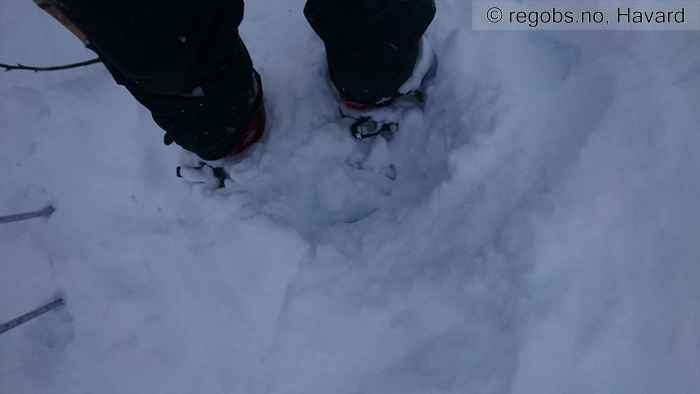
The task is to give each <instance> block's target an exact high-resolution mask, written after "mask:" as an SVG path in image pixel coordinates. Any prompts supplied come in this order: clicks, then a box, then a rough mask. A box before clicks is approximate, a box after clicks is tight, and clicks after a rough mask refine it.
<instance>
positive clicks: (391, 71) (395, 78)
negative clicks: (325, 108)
mask: <svg viewBox="0 0 700 394" xmlns="http://www.w3.org/2000/svg"><path fill="white" fill-rule="evenodd" d="M304 14H305V15H306V18H307V19H308V21H309V23H310V24H311V26H312V27H313V29H314V30H315V31H316V33H317V34H318V35H319V36H320V37H321V39H322V40H323V41H324V44H325V46H326V54H327V57H328V69H329V72H330V78H331V80H332V81H333V84H334V85H335V87H336V88H337V89H338V91H339V93H340V94H341V96H342V97H343V99H344V100H348V101H354V102H358V103H363V104H374V103H377V102H379V101H381V100H382V99H384V98H387V97H393V96H395V95H396V94H397V91H398V89H399V87H401V85H402V84H403V83H404V82H405V81H406V80H407V79H408V78H409V77H410V75H411V73H412V72H413V67H414V66H415V63H416V59H417V57H418V49H419V43H420V39H421V37H422V36H423V34H424V33H425V30H426V29H427V28H428V25H430V23H431V22H432V20H433V18H434V16H435V2H434V0H308V1H307V2H306V8H305V9H304Z"/></svg>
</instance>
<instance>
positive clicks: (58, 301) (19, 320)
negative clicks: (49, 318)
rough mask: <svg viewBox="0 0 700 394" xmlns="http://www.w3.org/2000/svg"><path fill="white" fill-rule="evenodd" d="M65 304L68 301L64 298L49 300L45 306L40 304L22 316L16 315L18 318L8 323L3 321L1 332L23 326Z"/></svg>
mask: <svg viewBox="0 0 700 394" xmlns="http://www.w3.org/2000/svg"><path fill="white" fill-rule="evenodd" d="M65 304H66V302H65V301H64V300H63V298H58V299H56V300H54V301H51V302H49V303H48V304H46V305H43V306H40V307H38V308H36V309H34V310H33V311H31V312H27V313H25V314H24V315H22V316H19V317H16V318H14V319H12V320H10V321H8V322H7V323H3V324H2V325H0V334H3V333H5V332H7V331H10V330H12V329H13V328H16V327H17V326H21V325H22V324H24V323H26V322H28V321H30V320H34V319H36V318H37V317H39V316H41V315H43V314H45V313H47V312H50V311H52V310H54V309H57V308H59V307H61V306H63V305H65Z"/></svg>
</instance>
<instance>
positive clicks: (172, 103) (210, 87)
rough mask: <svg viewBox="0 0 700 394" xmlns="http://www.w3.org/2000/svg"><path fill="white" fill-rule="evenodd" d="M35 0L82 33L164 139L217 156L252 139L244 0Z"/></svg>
mask: <svg viewBox="0 0 700 394" xmlns="http://www.w3.org/2000/svg"><path fill="white" fill-rule="evenodd" d="M35 1H36V2H37V3H38V4H39V5H40V6H41V7H42V8H44V9H47V11H49V12H50V13H51V14H52V15H54V16H56V14H59V16H61V17H65V19H66V20H68V21H69V22H71V23H69V24H72V25H74V26H73V28H72V29H71V30H75V29H77V30H78V31H79V33H82V34H76V35H78V36H79V37H81V35H82V37H81V38H83V37H84V38H85V39H86V40H87V42H86V43H87V44H88V46H89V47H90V48H91V49H93V50H94V51H95V52H97V53H98V54H99V55H100V58H101V59H102V60H103V62H104V63H105V65H106V66H107V68H108V69H109V71H110V72H111V73H112V75H113V76H114V79H115V80H116V81H117V82H118V83H119V84H121V85H123V86H125V87H126V88H127V89H128V90H129V91H130V92H131V93H132V94H133V95H134V97H136V99H138V100H139V102H141V103H142V104H143V105H144V106H146V107H147V108H148V109H149V110H150V111H151V113H152V114H153V118H154V119H155V121H156V123H158V125H160V126H161V127H162V128H163V129H165V130H166V131H167V135H166V140H169V141H174V142H176V143H177V144H179V145H181V146H182V147H183V148H185V149H187V150H189V151H192V152H194V153H197V154H198V155H199V156H200V157H202V158H204V159H207V160H214V159H218V158H221V157H224V156H226V155H227V154H229V153H230V152H231V150H232V148H234V147H236V146H238V145H239V144H240V143H241V142H242V140H244V139H246V137H250V136H248V135H246V134H245V133H246V132H247V131H248V130H247V128H248V124H249V123H250V122H251V120H252V117H253V115H254V112H255V111H254V110H255V106H256V105H257V104H260V103H259V102H257V103H256V100H259V99H260V97H259V96H260V95H259V94H256V92H257V91H258V90H259V86H257V85H258V84H257V83H256V79H255V77H254V70H253V65H252V62H251V59H250V56H249V55H248V51H247V50H246V48H245V45H244V44H243V42H242V41H241V39H240V37H239V35H238V31H237V28H238V25H239V24H240V23H241V20H242V18H243V1H242V0H229V1H216V0H200V1H198V2H197V3H196V4H189V3H180V2H172V1H165V0H149V1H146V2H143V1H136V0H120V1H106V2H97V3H96V2H94V0H61V1H55V0H35ZM58 19H59V20H60V19H61V18H60V17H59V18H58ZM115 116H116V115H115Z"/></svg>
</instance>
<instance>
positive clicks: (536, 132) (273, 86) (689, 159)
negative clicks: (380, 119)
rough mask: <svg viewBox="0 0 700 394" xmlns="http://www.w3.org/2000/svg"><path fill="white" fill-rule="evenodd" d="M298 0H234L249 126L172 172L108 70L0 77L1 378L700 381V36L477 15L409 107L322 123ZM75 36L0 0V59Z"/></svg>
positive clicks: (374, 383)
mask: <svg viewBox="0 0 700 394" xmlns="http://www.w3.org/2000/svg"><path fill="white" fill-rule="evenodd" d="M303 3H304V2H303V0H266V1H250V2H247V4H246V7H247V9H246V18H245V21H244V22H243V25H242V26H241V31H242V35H243V37H244V39H245V41H246V43H247V45H248V47H249V49H250V51H251V53H252V56H253V58H254V61H255V64H256V66H257V68H258V70H259V71H260V72H261V74H262V76H263V81H264V86H265V92H266V103H267V107H268V113H269V130H268V133H267V135H266V137H265V139H264V140H263V142H262V143H260V144H258V145H257V146H256V147H255V148H254V149H253V150H252V151H251V152H250V153H249V154H248V155H246V156H245V157H243V158H241V159H239V160H236V161H233V162H228V163H226V165H227V167H228V169H229V171H230V172H231V174H232V178H233V181H232V182H231V183H230V184H229V186H228V187H227V188H226V189H225V190H223V191H210V190H206V189H203V188H192V187H190V186H188V185H186V184H183V183H182V182H181V181H180V180H178V179H177V178H175V176H174V168H175V166H176V165H177V164H178V163H179V162H181V161H182V160H184V159H186V155H184V154H183V153H182V152H179V151H178V149H177V148H175V147H166V146H163V145H162V132H161V131H160V130H159V129H158V128H157V127H156V126H155V125H154V123H153V122H152V120H151V119H150V115H149V114H148V112H147V111H146V110H145V109H144V108H142V107H140V106H139V105H138V103H137V102H136V101H135V100H134V99H132V98H131V97H130V96H129V95H128V93H127V92H126V90H125V89H123V88H121V87H118V86H116V85H115V84H114V82H113V81H112V80H111V77H110V76H109V74H108V73H107V72H106V70H105V69H104V68H103V67H102V66H101V65H97V66H91V67H87V68H80V69H77V70H71V71H65V72H58V73H37V74H35V73H24V72H17V71H14V72H7V73H0V180H1V183H0V215H5V214H11V213H16V212H23V211H29V210H32V209H38V208H41V207H43V206H45V205H46V204H48V203H51V204H54V206H55V207H56V208H57V211H56V212H55V213H54V215H53V216H52V217H51V218H49V219H39V220H33V221H26V222H22V223H13V224H2V225H0V289H1V290H0V323H2V322H4V321H7V320H10V319H11V318H13V317H15V316H18V315H20V314H22V313H24V312H26V311H28V310H31V309H33V308H35V307H38V306H40V305H42V304H43V303H45V302H48V301H50V300H51V299H53V298H54V297H55V296H57V295H63V296H64V297H65V299H66V302H67V306H66V308H63V309H61V310H58V311H55V312H52V313H49V314H47V315H45V316H43V317H41V318H39V319H36V320H34V321H32V322H31V323H28V324H26V325H24V326H21V327H18V328H16V329H14V330H12V331H9V332H7V333H5V334H3V335H0V393H2V394H10V393H12V394H23V393H31V394H35V393H55V394H69V393H70V394H79V393H101V394H109V393H114V394H129V393H134V394H136V393H153V394H156V393H163V394H173V393H187V394H189V393H193V394H194V393H197V394H203V393H206V394H215V393H222V394H223V393H247V394H255V393H280V394H282V393H285V394H286V393H289V394H291V393H299V394H301V393H304V394H316V393H319V394H320V393H324V394H326V393H336V394H339V393H347V394H359V393H363V394H364V393H367V394H370V393H371V394H374V393H376V394H394V393H402V394H409V393H415V394H418V393H420V394H443V393H445V394H447V393H459V394H466V393H493V394H497V393H498V394H500V393H504V394H505V393H512V394H525V393H527V394H550V393H551V394H560V393H567V394H591V393H611V394H641V393H659V394H660V393H664V394H692V393H700V239H699V238H698V237H699V234H700V209H698V206H699V204H700V177H699V176H698V173H699V172H700V155H698V150H700V133H698V129H697V128H698V124H700V113H699V112H698V111H697V109H698V108H700V40H698V39H697V32H678V33H661V32H647V33H644V32H636V33H633V32H617V33H611V32H607V33H604V32H577V33H574V32H570V33H563V32H547V33H543V32H540V33H533V32H507V33H506V32H475V31H472V30H471V28H470V21H471V14H470V4H469V2H466V1H462V0H441V1H438V15H437V19H436V21H435V22H434V24H433V25H432V26H431V28H430V30H429V33H428V36H427V39H428V40H429V42H430V44H431V45H432V46H433V47H434V49H435V50H436V52H437V54H438V57H439V71H438V74H437V76H436V78H435V79H434V80H433V83H432V85H431V86H430V88H429V91H428V95H429V104H428V106H427V107H426V109H425V112H421V111H418V110H416V111H411V112H410V113H408V114H407V115H406V117H405V119H404V120H403V121H402V126H401V130H400V132H399V133H398V134H397V135H396V137H395V138H394V139H393V140H391V141H390V142H388V143H387V142H386V141H384V140H383V139H382V138H378V139H375V140H372V141H369V142H356V141H354V140H353V139H352V137H351V136H350V133H349V132H348V130H347V126H346V125H345V124H342V123H341V122H339V121H338V119H337V118H338V116H337V105H336V102H335V100H334V96H333V92H332V89H331V88H330V87H329V86H328V84H327V82H326V76H325V63H324V52H323V48H322V45H321V42H320V41H319V39H318V38H317V37H316V36H315V35H314V34H313V32H312V30H311V29H310V28H309V26H308V25H307V23H306V21H305V20H304V18H303V15H302V12H301V10H302V8H303ZM90 56H92V54H91V53H90V52H89V51H88V50H86V49H84V48H83V47H82V46H81V44H80V43H79V42H78V41H77V40H76V39H75V38H74V37H73V36H72V35H71V34H70V33H68V32H67V31H65V29H63V28H62V27H61V26H60V25H59V24H58V23H56V22H54V21H53V20H52V19H51V18H49V17H48V16H46V15H45V14H44V13H43V12H42V11H41V10H40V9H38V8H37V7H35V6H34V5H33V4H32V2H31V1H25V0H0V61H2V62H22V63H26V64H32V63H34V64H61V63H69V62H73V61H78V60H83V59H86V58H89V57H90Z"/></svg>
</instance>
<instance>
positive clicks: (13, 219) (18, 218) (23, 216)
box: [0, 205, 56, 224]
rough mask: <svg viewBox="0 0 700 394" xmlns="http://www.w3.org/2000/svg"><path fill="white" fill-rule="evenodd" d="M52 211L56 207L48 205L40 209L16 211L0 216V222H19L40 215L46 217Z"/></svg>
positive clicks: (39, 216)
mask: <svg viewBox="0 0 700 394" xmlns="http://www.w3.org/2000/svg"><path fill="white" fill-rule="evenodd" d="M54 211H56V208H54V207H53V206H51V205H49V206H47V207H44V208H42V209H39V210H37V211H32V212H24V213H18V214H15V215H7V216H0V224H3V223H12V222H21V221H23V220H29V219H34V218H42V217H45V218H47V217H49V216H51V215H52V214H53V213H54Z"/></svg>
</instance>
